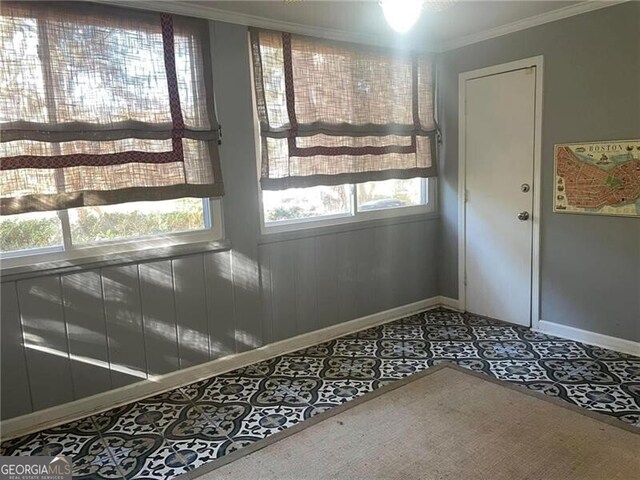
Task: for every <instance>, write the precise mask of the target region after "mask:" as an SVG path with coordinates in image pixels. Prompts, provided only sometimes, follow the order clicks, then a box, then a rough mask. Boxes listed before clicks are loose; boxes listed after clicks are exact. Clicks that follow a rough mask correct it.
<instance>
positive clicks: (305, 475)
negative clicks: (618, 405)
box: [186, 366, 640, 480]
mask: <svg viewBox="0 0 640 480" xmlns="http://www.w3.org/2000/svg"><path fill="white" fill-rule="evenodd" d="M608 420H609V419H606V421H601V420H599V419H596V418H593V417H592V416H588V415H586V414H583V413H580V411H578V410H576V409H573V408H570V407H565V406H562V405H560V404H558V403H555V402H551V401H547V400H545V399H544V398H543V397H539V396H537V395H535V396H534V395H531V394H528V393H525V391H524V390H521V389H520V388H519V387H513V386H508V385H506V384H504V383H499V382H497V381H495V380H489V379H488V378H483V377H481V376H479V374H473V373H467V372H465V371H462V370H461V369H458V368H453V367H449V366H447V367H443V368H439V367H434V368H433V369H429V370H427V371H426V372H424V373H422V374H419V375H414V376H412V377H409V378H408V379H405V380H403V381H400V382H396V383H394V384H391V385H388V386H386V387H383V388H382V389H380V390H377V391H376V392H372V393H371V394H368V395H365V396H364V397H361V398H360V399H357V400H354V401H352V402H349V403H348V404H346V405H343V406H341V407H337V408H336V409H333V410H331V411H328V412H325V413H322V414H320V415H318V416H316V417H314V418H313V419H311V420H308V421H306V422H304V423H302V424H299V425H297V426H295V427H292V429H289V430H288V431H285V432H282V433H281V434H276V435H274V436H272V437H269V438H268V439H266V440H263V441H262V442H258V444H257V445H253V446H251V447H247V448H245V449H243V450H240V451H237V452H234V453H233V454H231V455H230V456H229V458H226V457H225V458H223V459H221V460H219V461H218V463H216V462H214V463H213V464H210V465H205V466H203V467H200V469H197V470H195V471H194V472H192V473H190V474H187V475H186V476H187V477H191V478H194V477H200V478H201V479H226V478H228V479H234V480H244V479H278V480H283V479H296V480H301V479H329V478H331V479H376V478H380V479H456V480H457V479H491V480H500V479H505V480H516V479H535V480H550V479H562V480H566V479H576V480H577V479H579V480H587V479H598V480H605V479H606V480H613V479H625V480H635V479H640V435H638V434H637V433H636V432H633V431H631V430H627V429H624V428H621V427H618V426H614V425H613V424H610V423H609V421H608ZM611 421H613V422H619V421H618V420H615V419H611ZM619 423H621V422H619ZM263 445H266V446H265V447H264V448H260V447H262V446H263ZM247 452H252V453H249V454H246V453H247ZM225 462H230V463H227V464H226V465H222V466H219V465H221V464H222V463H225ZM216 467H218V468H216ZM212 468H215V469H214V470H212Z"/></svg>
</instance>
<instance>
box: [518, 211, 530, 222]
mask: <svg viewBox="0 0 640 480" xmlns="http://www.w3.org/2000/svg"><path fill="white" fill-rule="evenodd" d="M518 220H521V221H523V222H524V221H525V220H529V212H520V213H519V214H518Z"/></svg>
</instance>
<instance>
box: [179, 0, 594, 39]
mask: <svg viewBox="0 0 640 480" xmlns="http://www.w3.org/2000/svg"><path fill="white" fill-rule="evenodd" d="M184 3H189V4H195V5H197V6H200V7H204V8H207V7H213V8H215V9H219V10H225V11H229V12H236V13H240V14H244V15H250V16H256V17H262V18H265V19H269V20H275V21H279V22H287V23H293V24H298V25H307V26H311V27H320V28H323V29H330V30H338V31H344V32H349V33H351V34H354V35H355V36H378V37H385V36H389V37H393V38H394V39H395V38H399V37H398V35H397V34H394V33H393V32H392V31H391V29H390V28H389V27H388V25H387V23H386V22H385V20H384V17H383V15H382V11H381V8H380V6H379V5H378V1H377V0H370V1H326V0H325V1H317V0H315V1H314V0H297V1H295V0H293V1H292V0H289V1H283V0H272V1H269V0H263V1H238V0H236V1H212V0H191V1H188V2H184ZM578 3H582V2H580V1H555V0H546V1H529V0H518V1H504V0H503V1H478V0H476V1H469V0H466V1H464V0H460V1H457V2H455V3H454V4H453V6H451V7H450V8H448V9H447V10H445V11H442V12H429V11H428V10H425V11H423V13H422V15H421V17H420V20H419V21H418V23H417V24H416V26H415V27H414V28H413V30H412V31H411V32H410V33H409V34H407V36H408V37H409V38H408V39H407V40H409V41H411V43H414V42H419V43H420V44H422V45H423V46H424V48H427V49H437V46H439V45H441V44H443V43H447V42H451V41H453V40H455V39H459V38H462V37H467V36H469V35H474V34H477V33H479V32H483V31H486V30H489V29H495V28H496V27H501V26H503V25H506V24H511V23H513V22H518V21H521V20H523V19H526V18H529V17H533V16H536V15H541V14H547V13H549V12H551V11H553V10H559V9H566V7H571V6H575V5H576V4H578ZM405 38H406V37H405ZM430 47H431V48H430Z"/></svg>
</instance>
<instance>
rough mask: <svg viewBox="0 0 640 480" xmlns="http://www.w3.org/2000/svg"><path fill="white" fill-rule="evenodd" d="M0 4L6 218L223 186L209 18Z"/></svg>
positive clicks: (208, 192)
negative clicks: (7, 216) (213, 88)
mask: <svg viewBox="0 0 640 480" xmlns="http://www.w3.org/2000/svg"><path fill="white" fill-rule="evenodd" d="M0 9H1V10H0V12H1V16H0V112H1V116H0V129H1V132H0V188H1V191H0V201H1V204H0V208H1V212H2V214H16V213H23V212H29V211H44V210H57V209H63V208H69V207H80V206H88V205H105V204H113V203H122V202H131V201H139V200H163V199H169V198H178V197H215V196H220V195H222V194H223V184H222V176H221V171H220V165H219V159H218V137H219V134H218V132H219V127H218V123H217V121H216V117H215V109H214V103H213V92H212V80H211V77H212V74H211V55H210V50H209V30H208V25H207V22H206V21H204V20H197V19H192V18H186V17H180V16H173V15H167V14H160V13H153V12H143V11H138V10H130V9H122V8H118V7H111V6H106V5H96V4H88V3H76V2H68V3H67V2H2V4H1V5H0Z"/></svg>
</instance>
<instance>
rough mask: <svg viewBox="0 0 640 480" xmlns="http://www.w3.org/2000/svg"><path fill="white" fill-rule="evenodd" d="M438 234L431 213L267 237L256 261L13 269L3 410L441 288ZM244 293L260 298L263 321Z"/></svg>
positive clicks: (48, 401) (52, 401)
mask: <svg viewBox="0 0 640 480" xmlns="http://www.w3.org/2000/svg"><path fill="white" fill-rule="evenodd" d="M436 234H437V221H434V220H429V219H424V220H418V221H414V222H407V223H399V224H395V225H382V226H374V227H368V228H363V229H358V230H353V231H347V232H340V233H331V234H323V235H318V236H315V237H305V238H299V239H293V240H282V241H277V242H272V243H264V244H261V245H259V246H258V248H257V255H256V256H257V257H258V258H257V259H256V260H251V259H250V258H249V257H247V256H244V255H242V254H240V253H238V252H235V251H220V252H206V253H195V254H190V255H183V256H178V257H174V258H168V259H162V260H154V261H145V262H140V263H136V264H126V265H118V266H113V265H112V266H104V267H102V268H92V269H87V270H81V271H74V272H73V273H66V274H65V273H63V274H54V275H45V276H40V277H38V276H34V277H31V278H27V279H20V280H17V281H10V280H7V281H5V282H3V283H2V322H1V324H2V419H8V418H13V417H16V416H20V415H24V414H27V413H29V412H32V411H40V410H42V409H46V408H49V407H54V406H58V405H61V404H64V403H67V402H71V401H73V400H78V399H82V398H87V397H90V396H93V395H97V394H102V393H104V392H107V391H110V390H113V389H116V388H120V387H124V386H128V385H131V384H133V383H136V382H140V381H143V380H155V379H157V378H158V377H159V376H164V375H167V374H169V373H172V372H176V371H179V370H181V369H185V368H192V367H194V366H197V365H202V364H204V363H206V362H209V361H211V360H216V359H219V358H222V357H227V356H229V355H232V354H236V353H240V352H243V351H247V350H253V349H255V348H258V347H261V346H262V345H265V344H272V343H274V342H278V341H282V340H286V339H290V338H293V337H296V336H299V335H302V334H306V333H309V332H314V331H317V330H319V329H321V328H326V327H329V326H334V325H337V324H339V323H344V322H347V321H350V320H353V319H356V318H362V317H365V316H367V315H371V314H374V313H377V312H381V311H383V310H389V309H392V308H394V307H398V306H401V305H407V304H410V303H412V302H416V301H419V300H423V299H425V298H430V297H434V296H435V295H436V294H437V291H436V287H437V284H436V281H435V278H436V277H435V275H436V272H433V274H432V273H429V272H427V271H426V270H428V269H429V268H430V267H429V266H430V265H435V263H434V256H435V254H436V252H435V249H434V248H430V246H435V244H436V240H437V236H436ZM255 272H257V273H255ZM238 292H242V295H241V297H242V301H246V300H247V298H248V296H249V295H254V296H255V297H256V298H255V299H253V300H252V301H253V302H256V304H260V309H259V310H258V313H257V314H256V318H248V317H247V318H244V324H245V325H258V326H257V327H255V328H254V327H252V329H251V330H246V329H244V328H242V327H240V326H239V322H238V315H237V311H238V308H239V303H238ZM252 292H253V293H252ZM246 311H247V309H246V308H245V309H244V310H243V312H244V314H245V315H246Z"/></svg>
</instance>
